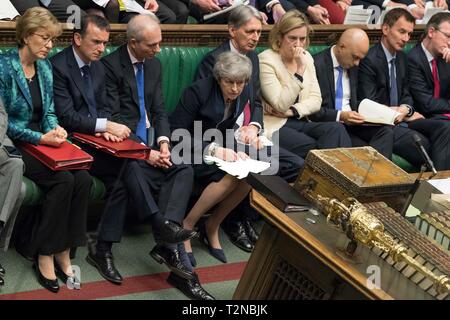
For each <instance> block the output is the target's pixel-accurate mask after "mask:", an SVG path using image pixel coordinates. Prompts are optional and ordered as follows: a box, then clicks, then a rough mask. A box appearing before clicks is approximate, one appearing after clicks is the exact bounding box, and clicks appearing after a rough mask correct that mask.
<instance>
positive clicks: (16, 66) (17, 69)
mask: <svg viewBox="0 0 450 320" xmlns="http://www.w3.org/2000/svg"><path fill="white" fill-rule="evenodd" d="M11 65H12V67H13V70H14V75H13V77H14V80H15V81H16V83H17V85H18V86H19V89H20V91H21V92H22V95H23V97H24V98H25V100H26V101H27V103H28V107H29V108H30V110H33V102H32V100H31V93H30V88H29V87H28V84H27V79H26V78H25V73H24V72H23V68H22V65H21V64H20V58H19V52H18V51H17V50H16V51H15V55H14V57H13V59H11ZM36 72H38V71H37V70H36ZM39 81H41V79H39Z"/></svg>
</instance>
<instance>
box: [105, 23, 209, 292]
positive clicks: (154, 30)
mask: <svg viewBox="0 0 450 320" xmlns="http://www.w3.org/2000/svg"><path fill="white" fill-rule="evenodd" d="M127 40H128V41H127V43H126V44H125V45H123V46H121V47H119V48H118V49H117V50H116V51H115V52H114V53H112V54H110V55H108V56H106V57H105V58H103V59H102V62H103V64H104V66H105V70H106V80H105V83H106V91H107V103H108V105H109V106H110V107H111V108H112V110H113V119H114V121H117V122H119V123H122V124H125V125H126V126H127V127H129V128H130V129H131V131H132V132H133V134H134V135H135V136H136V137H138V138H139V139H140V140H142V141H143V142H146V143H148V144H152V142H151V140H152V138H151V137H150V136H151V135H149V134H147V132H152V130H151V129H154V131H155V138H156V139H155V140H156V142H155V147H154V148H153V149H152V152H151V154H150V158H149V159H148V160H147V162H136V163H135V164H134V167H140V168H141V172H142V177H143V178H145V179H146V183H147V184H150V185H151V187H152V190H154V189H156V190H158V191H160V192H159V204H160V209H161V211H162V212H165V215H166V217H167V216H168V215H170V219H172V220H174V221H176V222H177V223H179V224H181V223H182V220H183V218H184V216H185V214H186V207H187V203H188V200H189V197H190V195H191V190H192V184H193V170H192V167H191V166H188V165H183V164H180V165H174V164H172V162H171V153H170V151H169V144H170V140H169V137H170V134H171V132H170V125H169V122H168V117H167V114H166V111H165V106H164V100H163V94H162V88H161V85H162V83H161V82H162V80H161V77H162V72H161V63H160V62H159V60H158V59H156V58H155V55H156V54H157V53H158V52H159V51H160V47H159V45H160V43H161V40H162V37H161V29H160V26H159V23H158V21H157V19H156V18H154V17H152V16H148V15H138V16H136V17H133V18H132V19H131V20H130V22H129V23H128V26H127ZM187 173H188V174H187ZM142 177H139V176H137V175H133V176H132V177H130V178H131V179H137V180H139V179H141V178H142ZM130 192H134V191H133V190H130ZM146 196H147V197H151V194H148V195H146ZM143 200H144V199H143ZM167 218H169V217H167ZM155 238H156V240H157V242H158V244H157V245H156V247H155V248H154V249H153V250H152V251H151V252H150V255H151V256H152V257H153V258H154V259H155V260H156V261H158V262H160V263H161V262H164V260H167V259H171V260H172V259H173V257H174V256H176V257H177V263H178V261H179V259H181V260H182V261H183V259H185V260H187V259H188V257H187V254H186V253H185V251H184V245H183V244H182V243H179V244H177V245H171V246H169V245H165V246H162V245H161V242H159V241H158V240H159V239H160V238H161V235H158V237H155ZM181 264H182V265H183V266H187V264H186V263H181ZM172 271H173V272H172V273H171V274H170V276H169V278H170V279H171V280H173V281H172V282H171V283H172V284H174V283H175V285H176V287H177V288H179V289H180V290H182V291H183V292H184V293H185V294H187V295H189V296H191V297H192V296H194V297H195V298H196V299H207V300H211V299H214V298H213V297H212V296H211V295H209V294H208V293H207V292H206V291H205V290H204V289H203V288H202V287H201V286H200V282H199V280H198V276H197V274H195V273H194V270H193V269H192V267H191V268H190V271H191V272H192V277H191V278H190V279H187V278H186V277H185V278H183V277H182V276H181V275H180V274H179V273H176V272H175V270H172Z"/></svg>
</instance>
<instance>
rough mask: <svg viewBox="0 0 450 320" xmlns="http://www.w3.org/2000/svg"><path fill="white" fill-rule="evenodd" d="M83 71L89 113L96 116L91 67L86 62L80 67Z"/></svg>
mask: <svg viewBox="0 0 450 320" xmlns="http://www.w3.org/2000/svg"><path fill="white" fill-rule="evenodd" d="M81 71H82V72H83V84H84V90H85V93H86V98H87V102H88V108H89V114H90V116H91V117H92V118H97V106H96V103H95V94H94V85H93V84H92V76H91V68H90V67H89V66H88V65H87V64H86V65H84V66H83V67H82V68H81Z"/></svg>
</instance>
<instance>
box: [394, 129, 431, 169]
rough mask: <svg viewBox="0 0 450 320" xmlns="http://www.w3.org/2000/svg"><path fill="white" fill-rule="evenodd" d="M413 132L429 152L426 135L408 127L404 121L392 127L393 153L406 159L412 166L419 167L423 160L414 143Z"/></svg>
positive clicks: (429, 146) (429, 145) (428, 142)
mask: <svg viewBox="0 0 450 320" xmlns="http://www.w3.org/2000/svg"><path fill="white" fill-rule="evenodd" d="M414 134H416V135H418V136H419V137H420V139H421V140H422V144H423V146H424V148H425V150H427V152H428V153H429V151H430V148H431V143H430V141H429V140H428V138H427V137H426V136H424V135H423V134H421V133H419V132H418V131H415V130H413V129H411V128H409V127H408V125H407V124H406V123H404V122H403V123H401V124H398V125H396V126H395V127H394V153H395V154H397V155H399V156H400V157H402V158H404V159H406V160H407V161H408V162H410V163H411V164H412V165H413V166H416V167H420V166H421V165H422V164H423V163H425V162H424V160H423V158H422V156H421V155H420V153H419V151H418V150H417V147H416V145H415V143H414V138H413V136H414Z"/></svg>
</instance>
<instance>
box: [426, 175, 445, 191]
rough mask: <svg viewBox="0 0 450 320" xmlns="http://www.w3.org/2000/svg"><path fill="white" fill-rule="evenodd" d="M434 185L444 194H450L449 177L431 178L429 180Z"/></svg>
mask: <svg viewBox="0 0 450 320" xmlns="http://www.w3.org/2000/svg"><path fill="white" fill-rule="evenodd" d="M427 182H428V183H429V184H431V185H432V186H433V187H435V188H436V189H438V190H439V191H440V192H442V193H443V194H450V178H447V179H431V180H428V181H427Z"/></svg>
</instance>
